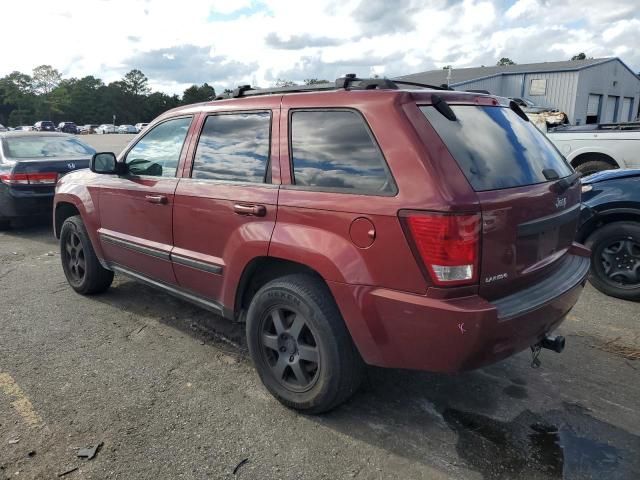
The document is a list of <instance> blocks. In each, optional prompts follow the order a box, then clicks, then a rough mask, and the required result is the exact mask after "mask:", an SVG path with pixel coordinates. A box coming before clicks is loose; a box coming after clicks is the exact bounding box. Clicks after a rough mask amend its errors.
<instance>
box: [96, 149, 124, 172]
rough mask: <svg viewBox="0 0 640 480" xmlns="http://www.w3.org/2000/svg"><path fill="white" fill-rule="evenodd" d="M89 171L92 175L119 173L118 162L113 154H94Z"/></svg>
mask: <svg viewBox="0 0 640 480" xmlns="http://www.w3.org/2000/svg"><path fill="white" fill-rule="evenodd" d="M89 169H90V170H91V171H92V172H94V173H119V172H118V170H119V169H118V160H117V159H116V155H115V153H113V152H100V153H94V154H93V157H91V163H89Z"/></svg>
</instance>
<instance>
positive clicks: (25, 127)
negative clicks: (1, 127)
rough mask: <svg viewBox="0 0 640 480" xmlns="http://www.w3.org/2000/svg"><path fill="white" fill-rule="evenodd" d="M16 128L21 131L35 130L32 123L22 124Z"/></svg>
mask: <svg viewBox="0 0 640 480" xmlns="http://www.w3.org/2000/svg"><path fill="white" fill-rule="evenodd" d="M15 130H17V131H19V132H32V131H33V126H31V125H20V126H19V127H16V128H15Z"/></svg>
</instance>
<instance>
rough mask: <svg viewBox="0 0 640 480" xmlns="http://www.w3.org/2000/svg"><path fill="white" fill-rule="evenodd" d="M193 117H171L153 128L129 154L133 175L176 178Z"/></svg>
mask: <svg viewBox="0 0 640 480" xmlns="http://www.w3.org/2000/svg"><path fill="white" fill-rule="evenodd" d="M190 124H191V117H182V118H175V119H173V120H167V121H166V122H163V123H161V124H159V125H157V126H156V127H154V128H153V129H152V130H150V131H149V133H147V134H146V135H145V136H144V137H143V138H142V139H140V141H139V142H138V143H136V144H135V145H134V147H133V148H132V149H131V150H130V151H129V153H128V154H127V158H126V159H125V163H126V164H127V166H128V167H129V174H130V175H149V176H153V177H175V176H176V169H177V168H178V162H179V161H180V152H181V151H182V145H183V144H184V139H185V137H186V136H187V131H188V130H189V125H190Z"/></svg>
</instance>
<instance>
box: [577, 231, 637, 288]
mask: <svg viewBox="0 0 640 480" xmlns="http://www.w3.org/2000/svg"><path fill="white" fill-rule="evenodd" d="M585 244H586V245H587V246H588V247H589V248H591V277H590V279H589V281H590V282H591V284H592V285H593V286H594V287H596V288H597V289H598V290H600V291H601V292H603V293H605V294H607V295H611V296H612V297H617V298H622V299H625V300H640V223H635V222H614V223H609V224H607V225H605V226H603V227H602V228H599V229H598V230H596V231H595V232H594V233H593V234H591V236H590V237H589V238H588V239H587V241H586V242H585Z"/></svg>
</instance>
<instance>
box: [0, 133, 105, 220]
mask: <svg viewBox="0 0 640 480" xmlns="http://www.w3.org/2000/svg"><path fill="white" fill-rule="evenodd" d="M94 153H95V150H94V149H93V148H91V147H90V146H89V145H86V144H85V143H83V142H81V141H80V140H78V139H77V138H75V137H72V136H70V135H66V134H64V133H56V132H53V133H45V132H3V133H0V228H7V227H8V226H9V224H10V222H11V220H12V219H15V218H19V217H27V216H47V215H51V209H52V207H53V195H54V190H55V186H56V182H57V181H58V178H60V177H61V176H62V175H65V174H67V173H69V172H70V171H72V170H77V169H79V168H88V167H89V160H90V159H91V157H92V156H93V154H94Z"/></svg>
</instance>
